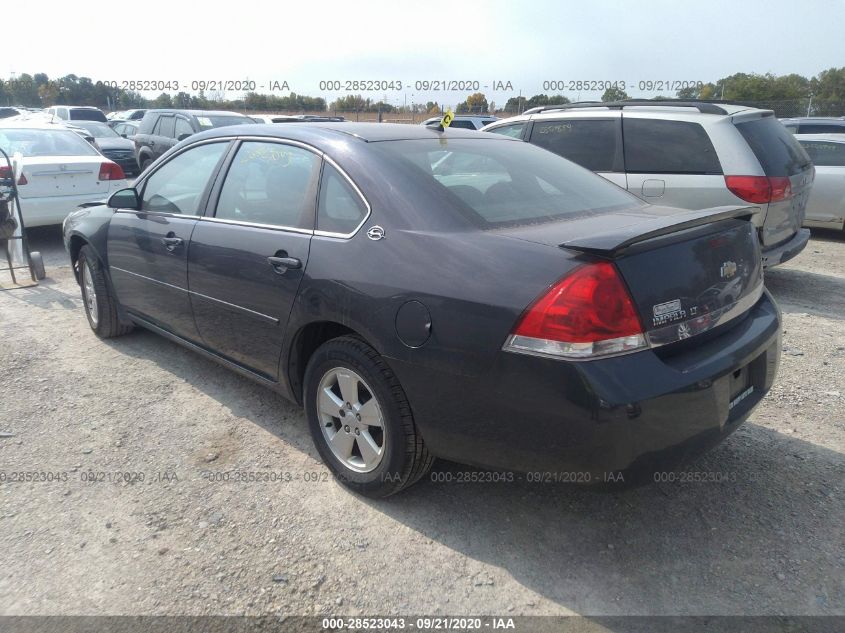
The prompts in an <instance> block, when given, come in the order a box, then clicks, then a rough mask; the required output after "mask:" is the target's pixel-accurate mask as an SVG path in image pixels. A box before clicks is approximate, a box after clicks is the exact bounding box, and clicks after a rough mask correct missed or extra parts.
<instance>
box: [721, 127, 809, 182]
mask: <svg viewBox="0 0 845 633" xmlns="http://www.w3.org/2000/svg"><path fill="white" fill-rule="evenodd" d="M736 129H737V130H739V133H740V134H742V137H743V138H744V139H745V140H746V141H747V142H748V145H749V147H751V151H753V152H754V155H755V156H756V157H757V160H759V161H760V165H761V166H762V167H763V171H764V172H765V174H766V175H767V176H781V177H782V176H794V175H795V174H799V173H801V172H802V171H804V170H805V169H807V168H808V167H809V166H810V158H809V156H807V153H806V152H805V151H804V150H803V149H802V148H801V145H800V144H799V143H798V141H797V140H796V139H795V137H794V136H793V135H792V134H790V133H789V130H787V129H786V128H785V127H783V125H781V124H780V122H779V121H777V120H776V119H775V118H774V117H770V116H767V117H762V118H760V119H754V120H753V121H745V122H743V123H737V124H736Z"/></svg>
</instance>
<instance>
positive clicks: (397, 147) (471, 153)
mask: <svg viewBox="0 0 845 633" xmlns="http://www.w3.org/2000/svg"><path fill="white" fill-rule="evenodd" d="M378 145H379V147H377V148H376V149H377V150H380V151H383V152H385V153H386V154H389V155H390V159H391V160H394V161H396V160H398V161H400V162H401V163H403V164H404V166H406V167H407V168H409V169H411V170H413V171H414V172H415V173H416V175H417V176H419V177H421V178H424V179H425V180H427V181H429V182H430V183H431V184H432V185H434V186H435V187H437V188H438V189H440V190H441V191H444V190H445V191H446V192H448V194H450V195H451V196H452V197H453V198H454V199H455V200H456V201H459V203H463V204H459V205H457V206H458V208H460V209H461V210H463V211H464V212H465V213H468V215H469V217H470V219H472V220H474V221H475V222H476V223H478V224H481V225H482V226H491V227H495V226H500V225H519V224H531V223H536V222H546V221H553V220H559V219H563V218H566V217H569V216H574V215H580V214H583V213H585V212H600V211H609V210H613V209H620V208H630V207H636V206H641V205H644V204H645V203H643V202H642V201H641V200H639V199H638V198H636V197H635V196H633V195H631V194H630V193H628V192H627V191H625V190H624V189H621V188H619V187H617V186H616V185H614V184H612V183H610V182H608V181H607V180H605V179H604V178H602V177H601V176H597V175H595V174H594V173H592V172H591V171H589V170H587V169H584V168H583V167H580V166H578V165H576V164H575V163H572V162H570V161H568V160H566V159H565V158H561V157H560V156H558V155H557V154H553V153H552V152H549V151H546V150H544V149H541V148H539V147H536V146H534V145H530V144H528V143H520V142H509V141H496V140H490V139H478V140H475V139H445V138H444V139H439V140H413V141H411V140H409V141H390V142H385V143H379V144H378Z"/></svg>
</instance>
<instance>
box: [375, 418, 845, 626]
mask: <svg viewBox="0 0 845 633" xmlns="http://www.w3.org/2000/svg"><path fill="white" fill-rule="evenodd" d="M474 472H475V473H483V471H478V470H476V469H472V468H468V467H465V466H462V465H458V464H451V463H443V462H441V463H438V464H436V465H435V469H434V470H433V471H432V475H431V477H429V478H428V481H427V482H424V483H421V484H418V485H416V486H414V487H413V488H411V489H409V490H407V491H406V492H404V493H402V494H401V495H398V496H396V497H392V498H390V499H389V500H385V501H367V503H370V504H371V505H372V506H373V507H375V508H376V509H378V510H379V511H380V512H382V513H384V514H385V515H387V516H389V517H391V518H392V519H394V520H396V521H398V522H400V523H402V524H403V525H405V526H408V527H410V528H412V529H414V530H416V531H417V532H419V533H420V534H422V535H424V536H426V537H428V538H430V539H432V540H434V541H437V542H438V543H440V544H442V545H445V546H446V547H449V548H451V549H454V550H456V551H458V552H461V553H462V554H464V555H466V556H468V557H471V558H473V559H476V560H479V561H483V562H485V563H488V564H492V565H494V566H495V567H497V568H499V570H501V571H500V573H501V575H502V576H505V577H506V576H511V577H513V578H514V579H515V580H516V581H518V582H519V583H521V584H522V585H524V586H526V587H528V588H530V589H532V590H534V591H536V592H537V593H539V594H541V595H543V596H545V597H546V598H548V599H549V600H552V601H554V602H556V603H558V604H560V605H562V606H564V607H566V608H568V609H572V610H573V611H576V612H578V613H582V614H610V615H614V614H618V615H631V614H633V615H636V614H643V615H648V614H659V613H670V614H833V613H835V610H836V609H841V605H842V604H843V601H842V600H843V594H842V584H841V570H842V567H841V566H842V563H843V560H842V551H841V543H842V542H843V541H842V539H843V525H845V508H843V501H842V499H843V497H842V494H843V492H845V490H843V488H845V486H843V479H845V460H843V455H842V454H840V453H837V452H835V451H831V450H828V449H825V448H821V447H819V446H816V445H813V444H810V443H807V442H804V441H801V440H797V439H795V438H792V437H789V436H787V435H783V434H780V433H777V432H774V431H772V430H770V429H768V428H765V427H763V426H759V425H756V424H747V425H745V426H744V427H741V428H740V429H739V430H738V431H737V433H735V434H734V435H733V436H732V437H731V438H729V439H728V440H727V441H726V442H725V443H724V444H722V445H720V446H719V447H717V448H716V449H714V450H713V451H712V452H711V453H709V454H708V455H705V456H704V457H702V458H700V459H699V460H698V461H696V462H695V463H693V464H692V465H690V466H688V467H687V468H685V469H684V470H683V471H677V472H676V473H675V474H674V475H666V476H665V478H666V479H673V480H674V481H672V482H665V483H655V484H652V485H650V486H644V487H641V488H635V489H629V490H624V491H619V492H597V491H591V490H587V489H580V488H576V487H573V486H571V485H562V484H551V483H529V482H528V481H527V477H526V476H525V475H521V476H520V475H516V478H517V479H516V480H515V481H514V482H513V483H457V482H458V481H459V479H462V480H464V481H465V480H466V479H468V478H469V479H472V476H471V473H474ZM467 473H469V474H470V476H469V477H468V476H467ZM696 473H697V474H698V475H696ZM695 477H699V478H701V479H702V480H703V481H699V482H696V481H695V480H694V478H695ZM432 479H433V480H434V481H432ZM450 480H451V481H450ZM714 480H718V481H714ZM837 579H840V580H837ZM470 581H471V583H472V585H473V588H474V590H476V591H484V590H485V587H487V586H488V585H493V584H495V583H496V577H495V576H487V575H483V576H480V577H474V578H471V579H470ZM837 605H838V606H837ZM508 606H509V605H507V604H503V605H502V607H503V609H502V611H503V612H504V609H505V608H506V607H508ZM514 606H516V607H517V608H518V607H519V606H520V605H514ZM517 610H518V611H523V612H524V609H521V608H518V609H517Z"/></svg>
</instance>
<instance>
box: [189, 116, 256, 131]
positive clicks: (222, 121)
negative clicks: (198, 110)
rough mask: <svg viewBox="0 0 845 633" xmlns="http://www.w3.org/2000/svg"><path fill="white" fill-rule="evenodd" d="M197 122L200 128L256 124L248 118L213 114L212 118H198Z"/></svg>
mask: <svg viewBox="0 0 845 633" xmlns="http://www.w3.org/2000/svg"><path fill="white" fill-rule="evenodd" d="M197 121H199V124H200V127H202V128H212V127H226V126H227V125H243V124H245V123H255V121H254V120H253V119H250V118H249V117H246V116H239V115H237V114H232V115H215V114H212V115H210V116H198V117H197Z"/></svg>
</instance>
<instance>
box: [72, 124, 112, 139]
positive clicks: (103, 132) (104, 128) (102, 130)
mask: <svg viewBox="0 0 845 633" xmlns="http://www.w3.org/2000/svg"><path fill="white" fill-rule="evenodd" d="M74 125H76V126H78V127H81V128H84V129H86V130H88V131H89V132H90V133H91V134H93V135H94V137H95V138H105V137H114V136H119V135H118V134H117V132H115V131H114V130H113V129H111V128H110V127H109V126H108V124H106V123H101V122H100V121H77V122H76V123H74Z"/></svg>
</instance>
